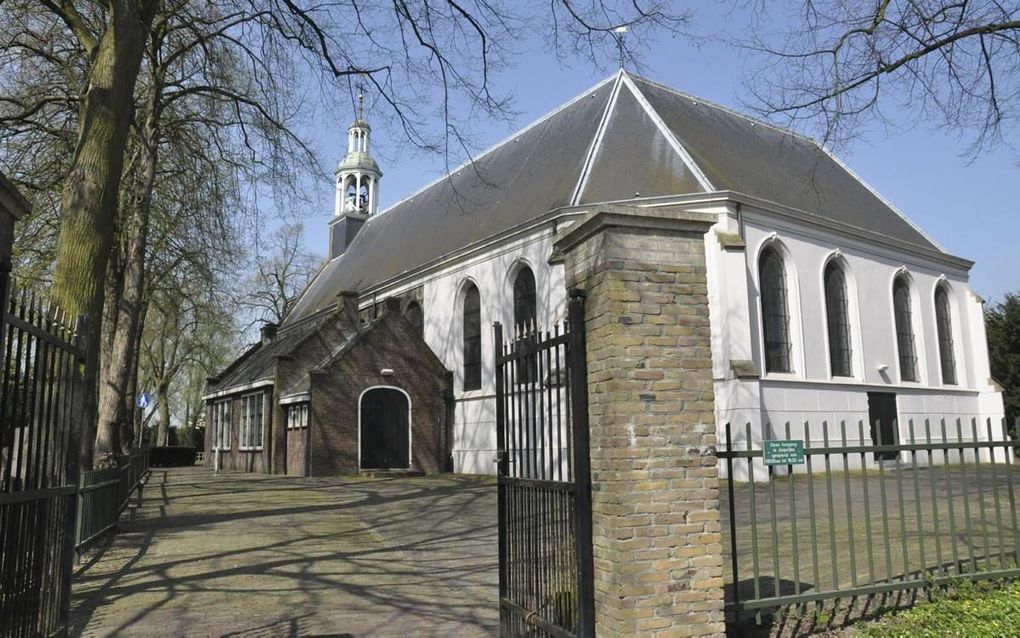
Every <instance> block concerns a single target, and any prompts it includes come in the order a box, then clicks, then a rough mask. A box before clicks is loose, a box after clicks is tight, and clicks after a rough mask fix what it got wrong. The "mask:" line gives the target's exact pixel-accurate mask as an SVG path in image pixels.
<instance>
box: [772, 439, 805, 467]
mask: <svg viewBox="0 0 1020 638" xmlns="http://www.w3.org/2000/svg"><path fill="white" fill-rule="evenodd" d="M803 462H804V441H799V440H798V441H765V465H800V464H801V463H803Z"/></svg>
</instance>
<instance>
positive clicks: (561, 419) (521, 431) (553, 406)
mask: <svg viewBox="0 0 1020 638" xmlns="http://www.w3.org/2000/svg"><path fill="white" fill-rule="evenodd" d="M568 313H569V314H568V322H567V324H565V325H564V326H562V328H561V327H559V326H557V327H556V328H554V330H553V331H551V332H545V333H544V334H543V333H541V332H538V331H527V330H525V331H519V333H518V334H517V335H516V338H514V339H513V340H512V341H510V342H509V343H504V342H503V331H502V326H500V324H498V323H497V324H496V325H495V327H494V332H495V341H496V351H497V354H496V421H497V445H498V447H499V457H498V462H499V466H498V474H499V479H498V481H499V487H498V490H499V592H500V635H502V636H534V637H541V636H557V637H561V638H567V637H572V636H593V635H594V592H593V588H594V579H593V570H594V566H593V559H592V536H591V524H592V521H591V473H590V470H589V451H588V395H587V388H586V383H587V373H586V370H587V367H586V362H585V346H584V304H583V296H580V295H579V294H572V295H571V300H570V305H569V307H568Z"/></svg>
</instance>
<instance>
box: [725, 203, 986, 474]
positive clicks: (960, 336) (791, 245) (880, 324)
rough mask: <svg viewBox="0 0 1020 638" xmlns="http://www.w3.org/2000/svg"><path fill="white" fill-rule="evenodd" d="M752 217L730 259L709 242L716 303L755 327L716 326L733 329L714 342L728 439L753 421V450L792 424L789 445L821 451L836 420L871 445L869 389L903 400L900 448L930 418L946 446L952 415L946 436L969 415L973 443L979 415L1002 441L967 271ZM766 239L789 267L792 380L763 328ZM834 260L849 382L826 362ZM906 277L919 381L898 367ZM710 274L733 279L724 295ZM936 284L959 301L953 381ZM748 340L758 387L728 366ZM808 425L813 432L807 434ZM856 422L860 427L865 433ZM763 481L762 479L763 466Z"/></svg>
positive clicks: (965, 424)
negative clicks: (845, 310) (898, 304)
mask: <svg viewBox="0 0 1020 638" xmlns="http://www.w3.org/2000/svg"><path fill="white" fill-rule="evenodd" d="M743 219H744V224H743V233H744V239H745V241H746V250H745V251H743V252H742V253H740V252H737V253H727V252H725V251H723V250H721V249H720V248H717V247H713V246H711V245H710V244H708V245H707V248H706V250H707V252H708V253H709V260H708V261H709V266H710V277H709V283H710V296H711V299H712V302H713V303H719V298H720V297H722V298H724V299H725V300H724V301H723V305H724V307H726V308H733V307H736V306H739V305H740V304H743V305H744V307H745V308H747V310H748V312H747V321H746V323H745V322H743V321H742V317H741V318H740V319H737V320H735V318H734V317H733V316H730V317H727V318H726V319H725V320H723V321H721V322H720V326H719V328H716V327H715V316H716V314H717V313H715V312H714V313H713V322H714V330H716V329H722V330H725V331H726V332H728V333H730V334H728V335H725V336H723V335H720V336H719V337H718V338H714V339H713V344H714V349H713V356H715V357H717V361H716V362H715V363H716V365H715V371H716V378H717V382H716V394H717V397H716V401H717V416H718V418H719V426H720V430H719V435H720V443H722V441H723V440H724V437H725V424H726V423H727V422H729V423H731V424H732V428H731V433H732V437H733V440H734V445H735V446H740V447H743V446H746V435H745V434H744V427H745V426H744V424H745V423H748V422H750V423H751V424H752V434H751V446H752V447H755V448H757V447H759V446H760V445H761V440H762V439H763V438H778V439H782V438H786V423H789V424H790V438H794V439H798V438H810V439H811V441H812V442H813V443H814V444H816V445H817V444H820V443H821V441H822V439H823V436H824V432H823V427H822V424H823V423H827V424H828V435H829V440H830V443H833V444H836V443H840V442H842V437H843V436H844V430H843V427H842V424H843V423H845V424H846V431H845V436H846V440H847V443H848V444H850V445H853V444H856V443H857V442H859V441H860V440H861V437H860V435H859V433H860V430H861V429H863V431H864V441H863V442H864V443H865V444H870V443H871V438H870V437H871V435H870V430H869V428H868V425H867V421H868V397H867V393H868V392H869V391H870V392H895V393H896V394H897V398H898V417H899V423H898V430H899V431H898V437H899V441H900V442H909V440H910V437H911V432H910V424H911V422H913V428H914V432H913V434H914V436H915V437H916V438H917V440H918V441H921V440H922V439H924V437H925V431H924V421H925V419H929V420H931V422H932V425H931V428H932V437H933V439H941V438H942V437H941V426H940V425H939V424H938V421H937V420H938V419H941V418H943V417H944V418H946V419H948V420H949V423H948V424H947V429H948V430H949V431H948V432H947V434H948V436H947V438H948V439H949V440H956V439H957V432H956V427H955V421H954V420H955V419H956V418H960V419H961V420H962V426H961V430H962V437H961V438H963V439H972V438H974V434H973V429H972V426H971V422H970V420H971V419H977V423H978V427H977V438H979V439H986V438H987V422H986V419H991V420H992V423H993V436H996V437H998V436H1001V434H1002V433H1001V425H1000V420H1001V417H1002V399H1001V394H999V393H998V392H997V391H996V389H995V388H994V387H993V386H992V385H991V383H990V379H989V371H988V357H987V345H986V342H985V331H984V321H983V314H982V310H981V304H980V301H979V300H978V298H977V297H976V295H974V294H973V292H972V291H971V290H970V288H969V285H968V283H967V273H966V272H965V271H962V270H959V269H954V268H952V267H950V266H949V265H947V264H942V263H939V262H937V261H935V260H926V259H923V258H918V257H914V256H911V255H905V254H903V253H900V252H896V251H894V250H893V249H891V248H890V249H887V248H884V247H881V246H877V245H873V244H868V243H865V242H862V241H860V240H858V239H856V238H852V237H848V236H847V237H843V236H835V235H832V234H829V233H826V232H824V231H815V230H813V229H810V228H808V227H804V226H797V225H794V224H791V223H790V222H788V221H786V220H781V219H776V218H772V217H770V216H769V215H768V214H767V213H764V212H760V211H753V210H747V209H745V211H744V218H743ZM767 243H778V244H780V245H781V246H782V253H783V256H784V259H785V260H786V263H785V266H786V272H787V276H788V278H787V285H788V287H789V289H790V290H789V299H788V312H789V314H790V337H791V340H792V344H791V345H792V362H793V371H792V372H791V373H779V374H777V373H767V372H765V366H764V353H763V344H762V338H761V333H760V328H759V326H760V325H761V303H760V296H759V282H758V257H759V255H760V253H761V249H762V247H763V246H764V245H765V244H767ZM837 250H838V253H836V254H834V251H837ZM713 253H714V255H713ZM734 254H736V255H739V257H740V258H741V261H743V263H742V267H743V268H744V269H745V273H746V278H747V286H746V287H742V286H740V285H739V273H737V272H735V270H736V269H735V268H733V265H732V262H733V261H735V259H734V257H733V255H734ZM832 258H838V259H840V260H841V261H842V263H843V264H844V265H845V268H846V273H847V287H848V296H849V306H850V307H849V318H850V323H851V335H852V350H853V354H852V365H853V370H852V372H853V376H852V377H849V378H846V377H833V376H832V374H831V371H830V366H829V349H828V334H827V326H826V321H825V297H824V283H823V279H822V272H823V269H824V267H825V264H826V263H827V262H828V260H829V259H832ZM902 272H905V273H906V274H907V275H908V276H909V279H910V282H911V306H912V308H911V309H912V313H913V327H914V333H915V343H916V349H917V357H918V381H917V382H908V381H902V380H901V378H900V377H901V375H900V371H899V358H898V355H897V352H898V350H897V343H896V331H895V324H894V317H893V308H892V282H893V280H894V278H895V277H896V276H897V275H898V274H900V273H902ZM713 279H714V280H716V281H717V282H720V283H724V284H725V285H724V286H721V287H722V290H721V291H720V290H713ZM939 285H947V286H948V290H949V295H950V308H951V317H952V331H953V342H954V358H955V361H956V369H957V383H956V384H944V383H943V382H942V371H941V362H940V358H939V350H938V348H939V343H938V335H937V328H936V322H935V304H934V295H935V290H936V287H937V286H939ZM745 295H746V296H745ZM737 297H743V298H742V299H738V298H737ZM734 333H739V334H734ZM744 335H747V337H745V336H744ZM748 341H750V345H751V347H750V351H751V352H750V353H751V357H750V358H751V359H752V360H753V361H754V363H755V364H756V366H757V368H758V370H760V371H761V379H760V380H753V379H752V380H736V379H734V378H733V376H732V373H731V371H729V370H727V369H726V368H727V367H728V362H729V360H730V359H738V358H741V357H742V355H743V353H744V352H745V350H746V345H745V344H746V343H747V342H748ZM724 347H725V348H726V349H723V348H724ZM756 396H757V397H758V399H759V401H760V404H759V406H758V407H759V409H758V410H756V409H755V407H756V406H755V405H754V403H755V398H756ZM806 422H807V423H810V424H811V425H810V428H809V429H808V430H806V431H805V426H804V424H805V423H806ZM859 422H863V428H861V426H860V425H859ZM858 465H859V459H851V467H856V466H858ZM723 469H724V471H725V468H723ZM760 469H761V470H764V468H760ZM783 469H784V470H785V468H783ZM799 469H804V468H799ZM734 474H735V478H738V479H742V478H743V479H746V478H747V476H746V470H745V471H743V472H736V471H735V472H734ZM755 478H756V479H758V478H763V477H760V476H759V475H758V474H757V471H756V475H755Z"/></svg>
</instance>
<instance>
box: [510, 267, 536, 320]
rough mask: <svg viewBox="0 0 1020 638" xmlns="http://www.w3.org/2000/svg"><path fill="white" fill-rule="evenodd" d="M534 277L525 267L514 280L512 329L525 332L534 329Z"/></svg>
mask: <svg viewBox="0 0 1020 638" xmlns="http://www.w3.org/2000/svg"><path fill="white" fill-rule="evenodd" d="M535 317H536V312H535V275H534V273H532V272H531V269H530V268H528V267H527V266H522V267H521V269H520V270H519V271H517V277H516V278H515V279H514V327H515V328H517V329H518V330H520V329H522V328H523V329H524V330H526V331H530V330H533V329H534V328H535Z"/></svg>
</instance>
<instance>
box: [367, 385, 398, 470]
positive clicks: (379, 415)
mask: <svg viewBox="0 0 1020 638" xmlns="http://www.w3.org/2000/svg"><path fill="white" fill-rule="evenodd" d="M359 422H360V432H359V437H358V438H359V445H360V457H361V469H364V470H368V469H371V470H381V469H401V470H406V469H408V468H410V467H411V402H410V400H409V399H408V397H407V394H406V393H405V392H404V391H403V390H400V389H398V388H390V387H377V388H369V389H368V390H365V391H364V392H363V393H362V394H361V407H360V419H359Z"/></svg>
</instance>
